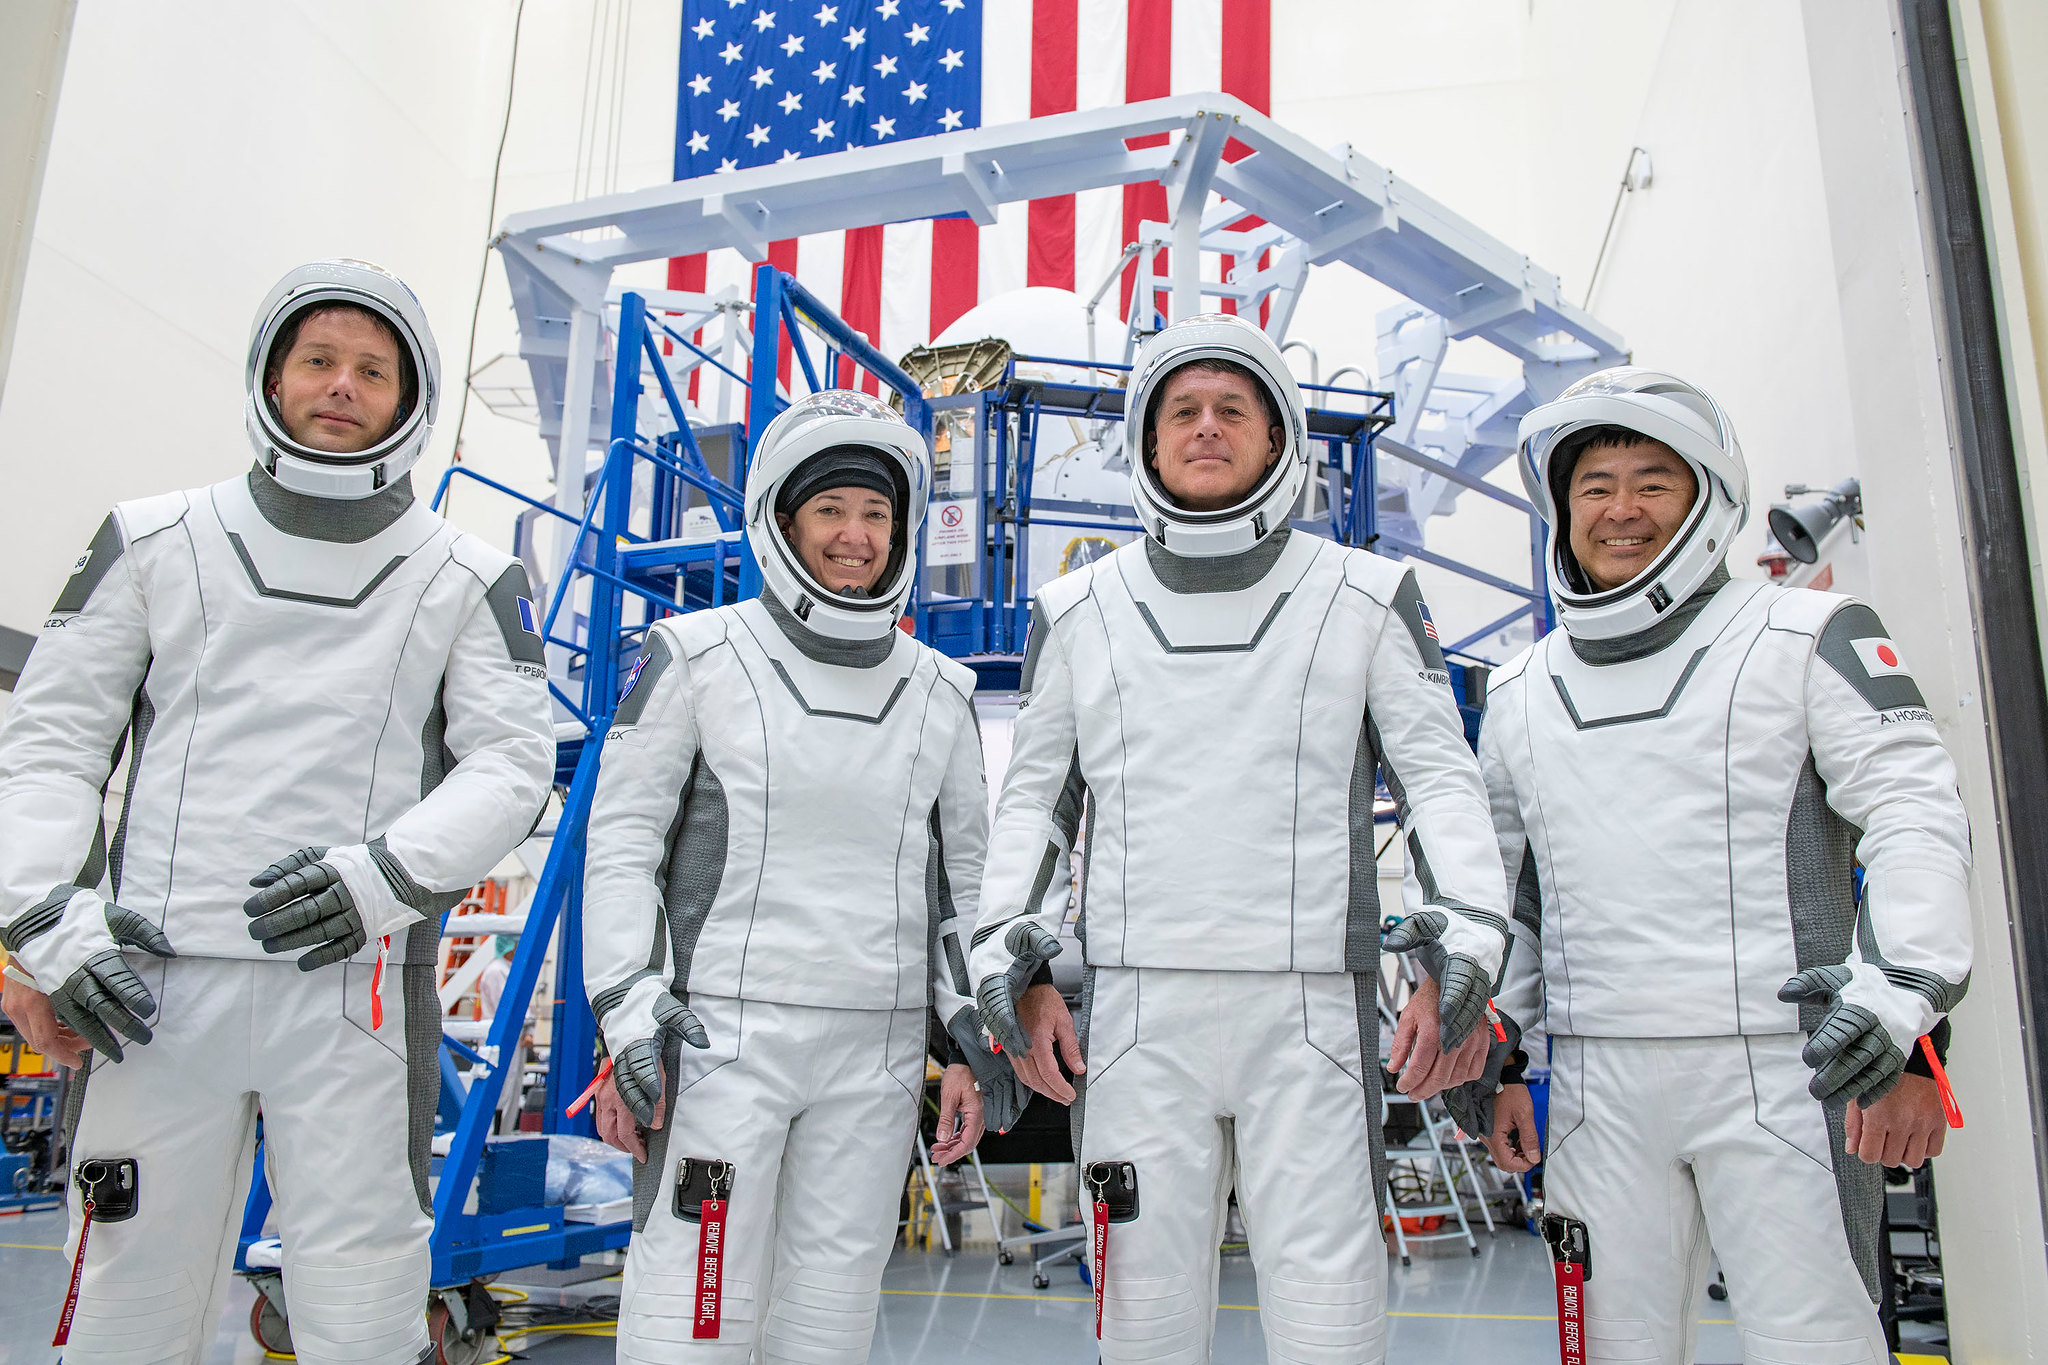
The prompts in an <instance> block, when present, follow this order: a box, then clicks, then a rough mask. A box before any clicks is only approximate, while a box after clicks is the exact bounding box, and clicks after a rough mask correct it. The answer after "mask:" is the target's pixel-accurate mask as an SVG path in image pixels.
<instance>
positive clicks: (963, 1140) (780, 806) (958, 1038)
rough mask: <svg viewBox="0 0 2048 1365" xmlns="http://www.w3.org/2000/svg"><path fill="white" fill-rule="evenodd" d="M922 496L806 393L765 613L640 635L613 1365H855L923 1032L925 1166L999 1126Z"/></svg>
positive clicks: (861, 430) (613, 965)
mask: <svg viewBox="0 0 2048 1365" xmlns="http://www.w3.org/2000/svg"><path fill="white" fill-rule="evenodd" d="M930 496H931V457H930V454H929V452H928V451H927V450H926V448H925V443H924V439H923V438H922V437H921V436H919V435H918V434H917V433H916V432H915V431H914V430H912V429H911V428H910V427H909V426H908V425H906V424H905V423H904V422H903V420H902V419H901V418H899V417H898V416H896V414H895V413H893V412H891V411H890V410H889V409H888V408H887V407H885V406H883V405H882V404H881V403H879V402H876V401H875V400H874V399H872V398H869V397H867V396H866V395H864V394H859V393H852V392H846V391H841V390H833V391H828V392H824V393H818V394H813V395H811V396H809V397H806V398H803V399H800V400H799V401H798V402H797V403H796V404H794V405H793V406H792V407H791V408H790V409H789V410H788V411H786V412H784V413H783V414H782V415H780V416H779V417H777V418H776V419H775V420H774V422H772V423H771V424H770V425H769V427H768V429H767V430H766V431H765V432H764V433H763V434H762V437H761V441H760V444H759V446H758V447H757V449H756V452H755V455H754V460H753V465H752V468H751V469H750V470H749V472H748V477H747V505H746V523H747V536H748V541H749V543H750V545H751V546H752V548H753V551H754V554H755V557H756V559H757V560H758V562H759V563H760V566H761V575H762V580H763V583H764V585H765V587H764V590H763V592H762V595H761V596H760V597H759V598H757V599H755V600H752V601H747V602H742V603H740V604H738V605H736V606H730V607H721V608H718V609H715V610H710V611H699V612H693V613H691V614H689V615H685V616H676V617H670V618H669V619H667V620H664V621H662V622H660V623H659V624H657V625H656V626H655V627H654V628H653V629H652V630H650V631H649V632H648V637H647V643H646V646H645V649H644V650H643V652H642V654H641V657H640V660H639V662H638V663H637V664H635V666H634V669H633V673H632V676H631V679H630V681H629V682H628V684H627V688H626V694H625V696H624V698H623V699H622V700H621V701H620V703H619V709H618V713H617V716H616V718H615V720H614V723H613V726H612V729H611V731H610V733H609V734H608V735H607V737H606V740H605V750H604V758H603V765H602V768H601V771H600V774H599V778H598V786H597V792H596V795H595V798H594V801H593V805H592V808H591V818H590V834H589V850H588V855H587V856H588V862H587V870H586V872H585V879H584V910H583V916H584V919H583V923H584V972H585V979H586V981H587V983H588V986H589V990H590V994H591V1005H592V1008H593V1009H594V1010H595V1011H596V1013H597V1017H598V1023H599V1026H600V1028H601V1029H602V1030H603V1034H604V1040H605V1044H606V1047H607V1048H608V1050H609V1051H610V1054H611V1057H612V1062H613V1072H612V1081H613V1083H614V1085H615V1089H616V1095H615V1096H613V1095H610V1094H607V1093H606V1092H605V1091H604V1090H600V1106H601V1107H600V1123H601V1125H602V1128H603V1130H604V1131H605V1132H606V1134H607V1136H608V1137H609V1138H611V1139H612V1140H613V1141H614V1142H615V1143H616V1144H617V1145H620V1146H623V1147H625V1148H627V1149H628V1150H632V1151H634V1153H635V1155H636V1156H640V1157H641V1158H642V1160H641V1164H640V1165H639V1167H638V1169H637V1179H636V1190H635V1196H636V1197H635V1206H634V1229H635V1231H634V1237H633V1244H632V1249H631V1251H630V1252H629V1254H628V1258H627V1263H626V1272H625V1284H624V1289H623V1291H622V1295H621V1300H620V1310H619V1336H618V1341H619V1359H620V1360H622V1361H634V1362H668V1361H684V1360H688V1361H696V1360H705V1361H713V1360H725V1361H733V1362H739V1361H745V1360H750V1359H760V1360H764V1361H785V1360H786V1361H798V1360H801V1361H806V1362H813V1361H845V1362H858V1361H863V1360H866V1359H867V1355H868V1349H869V1343H870V1341H871V1339H872V1337H873V1334H874V1328H875V1314H876V1308H877V1305H878V1304H879V1302H880V1294H881V1276H882V1270H883V1267H884V1265H885V1263H886V1262H887V1259H888V1254H889V1247H890V1245H891V1244H892V1243H893V1241H894V1239H895V1227H896V1214H897V1207H898V1200H899V1198H900V1196H901V1192H902V1183H903V1175H904V1172H905V1170H906V1168H907V1165H908V1162H909V1160H910V1158H911V1143H912V1141H913V1139H914V1134H915V1131H916V1123H917V1111H918V1107H919V1103H920V1100H921V1097H922V1096H923V1093H924V1074H925V1073H924V1068H925V1060H924V1059H925V1052H926V1046H927V1026H926V1021H927V1019H928V1018H929V1017H930V1016H931V1014H932V1013H933V1012H934V1011H936V1013H937V1015H938V1017H939V1020H940V1021H941V1022H942V1024H943V1026H944V1031H945V1034H946V1036H947V1037H948V1039H949V1040H950V1042H949V1049H950V1051H951V1052H952V1054H953V1056H954V1059H955V1062H956V1064H955V1065H952V1066H949V1067H947V1069H946V1073H945V1078H944V1081H943V1084H942V1103H941V1114H940V1122H939V1135H938V1136H939V1141H938V1143H937V1144H936V1146H935V1147H934V1149H933V1155H934V1156H935V1157H936V1158H937V1159H938V1160H940V1161H942V1162H944V1161H951V1160H957V1159H958V1158H960V1157H962V1156H964V1155H966V1153H967V1152H968V1151H970V1150H971V1149H972V1148H973V1146H974V1144H975V1142H976V1141H977V1140H978V1139H979V1138H980V1135H981V1129H982V1122H983V1105H984V1101H985V1102H986V1104H987V1109H988V1118H989V1120H990V1121H991V1122H993V1123H995V1124H996V1125H997V1126H1007V1125H1008V1123H1009V1122H1011V1121H1013V1118H1014V1114H1015V1109H1016V1101H1017V1091H1016V1086H1015V1079H1014V1077H1013V1076H1011V1074H1010V1071H1009V1067H1008V1065H1007V1064H1006V1063H1005V1062H1003V1061H1002V1060H1000V1059H998V1058H996V1057H994V1056H993V1055H992V1054H990V1053H989V1052H988V1051H987V1050H986V1048H985V1046H984V1044H983V1041H982V1038H981V1025H980V1020H979V1018H978V1016H977V1015H976V1012H975V1009H974V1007H973V1005H972V1004H971V1003H970V1002H969V999H968V991H967V976H966V970H967V968H966V958H965V954H964V949H963V946H962V944H961V941H960V934H961V928H962V926H963V925H964V924H968V923H971V922H972V919H973V916H974V913H975V906H976V902H977V896H978V891H979V887H980V884H981V862H982V855H983V852H984V850H985V848H986V846H987V836H988V828H987V827H988V804H987V803H988V796H987V784H986V782H985V780H984V778H983V775H982V760H981V740H980V735H979V732H978V730H977V729H976V725H975V718H974V707H973V695H974V675H973V674H972V672H970V671H969V670H968V669H967V668H965V667H963V666H962V665H960V664H958V663H955V662H953V661H952V660H950V659H947V658H946V657H944V656H943V655H941V654H939V653H938V652H936V651H935V650H932V649H931V648H929V647H928V646H926V645H923V644H921V643H919V642H918V641H917V640H915V639H913V638H912V637H911V636H910V635H909V634H907V633H906V632H904V631H902V630H900V629H898V628H897V621H898V619H899V618H900V616H901V615H902V612H903V609H904V605H905V603H906V602H907V601H908V599H909V595H910V592H911V589H912V585H913V580H914V575H915V571H916V564H915V553H914V551H915V546H916V544H917V535H918V528H919V526H920V525H921V524H922V522H923V519H924V511H925V507H926V504H927V501H928V500H929V498H930ZM961 1062H971V1063H972V1064H973V1069H970V1067H969V1065H965V1064H959V1063H961ZM977 1072H979V1073H980V1075H981V1078H982V1090H981V1092H979V1093H978V1092H977V1090H976V1079H975V1078H976V1074H977ZM621 1103H622V1104H623V1105H624V1106H625V1108H626V1109H628V1110H629V1111H630V1113H631V1116H632V1117H633V1118H634V1119H636V1120H637V1122H638V1124H639V1125H642V1126H644V1128H645V1130H646V1131H645V1132H644V1133H642V1132H639V1131H634V1130H633V1128H632V1126H631V1125H629V1124H627V1123H625V1122H623V1121H622V1119H623V1116H621V1115H620V1114H619V1113H618V1110H617V1106H618V1105H619V1104H621ZM956 1119H957V1120H958V1125H959V1126H958V1127H957V1130H956Z"/></svg>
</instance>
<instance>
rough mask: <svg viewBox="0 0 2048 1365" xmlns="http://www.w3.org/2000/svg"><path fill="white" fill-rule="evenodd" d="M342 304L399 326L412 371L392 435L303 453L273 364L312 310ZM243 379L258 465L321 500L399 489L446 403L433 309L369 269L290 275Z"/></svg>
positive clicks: (260, 325)
mask: <svg viewBox="0 0 2048 1365" xmlns="http://www.w3.org/2000/svg"><path fill="white" fill-rule="evenodd" d="M335 304H347V305H351V306H353V307H356V308H360V309H363V310H365V311H367V312H369V313H371V314H373V315H374V316H376V317H377V318H379V319H381V320H382V321H383V322H384V323H385V324H386V325H387V326H388V327H390V329H391V331H392V333H393V335H395V336H396V337H397V338H398V346H399V352H400V356H399V364H400V367H401V368H402V369H404V370H406V371H408V373H407V375H406V380H407V382H406V384H405V389H406V396H405V397H404V398H402V399H401V400H400V403H399V411H398V414H397V417H396V420H395V421H394V422H393V423H392V426H391V430H390V431H389V432H387V433H386V434H385V435H384V437H383V439H381V440H379V441H377V442H376V443H375V444H373V445H372V446H370V447H369V448H368V449H367V450H357V451H348V452H336V451H328V450H315V449H313V448H312V447H310V446H306V445H301V444H300V443H299V442H298V441H295V440H293V439H292V436H291V433H290V432H288V431H286V430H285V425H284V419H283V417H282V415H281V414H280V412H279V411H278V408H277V404H276V403H275V401H274V400H272V399H271V397H270V396H269V395H268V394H267V393H266V392H265V390H266V389H267V387H268V383H267V380H268V375H269V371H270V369H271V364H272V361H273V360H281V359H282V357H281V356H276V355H275V354H274V353H275V352H276V351H277V349H278V348H279V347H280V346H281V345H282V346H285V347H289V345H290V343H291V341H292V340H293V339H294V338H296V336H297V334H298V327H299V323H300V322H302V321H303V320H304V319H305V318H306V317H307V316H308V314H309V313H310V312H311V311H313V310H316V309H319V308H323V307H331V306H333V305H335ZM244 378H245V380H246V388H247V393H248V402H247V405H246V407H245V409H244V420H245V425H246V426H247V427H248V431H249V444H251V445H252V446H254V447H255V448H256V459H257V461H258V462H259V463H261V464H262V466H263V467H264V469H266V470H268V471H269V472H270V475H271V477H272V478H274V479H276V480H277V481H278V482H279V483H281V484H283V485H284V486H285V487H286V488H289V489H292V490H294V491H295V492H299V493H309V494H311V495H313V496H315V497H322V498H344V499H352V498H366V497H369V496H370V495H371V494H373V493H375V492H377V491H378V490H380V489H383V488H387V487H389V486H390V485H391V484H393V483H396V482H397V481H398V480H399V479H400V478H402V477H403V476H404V475H405V474H406V472H407V471H408V470H410V469H411V468H412V467H413V466H414V465H415V464H417V463H418V462H419V458H420V455H421V454H422V453H423V452H424V451H425V449H426V445H427V438H428V437H429V436H431V435H432V434H433V430H434V415H435V412H436V411H437V410H438V408H439V407H440V403H441V356H440V352H439V351H438V350H436V349H435V346H434V333H433V331H432V329H431V328H429V327H428V325H427V310H426V309H425V308H423V307H421V306H420V301H419V299H418V297H416V296H415V295H414V294H413V292H412V290H410V289H408V288H407V287H406V285H405V281H403V280H401V279H399V278H398V277H397V276H396V275H393V274H392V273H391V272H390V271H388V270H385V269H383V268H382V267H381V266H375V265H371V264H370V263H369V262H368V261H350V260H333V261H312V262H309V263H308V264H306V265H302V266H298V267H296V268H295V269H293V270H290V271H288V272H287V273H286V274H285V277H284V278H283V279H281V280H279V281H278V282H277V284H276V285H274V286H273V287H272V288H271V291H270V293H269V294H268V295H266V296H265V297H264V300H263V306H262V307H261V308H259V309H257V310H256V321H255V325H254V326H253V327H252V328H251V329H250V332H249V354H248V361H247V365H246V370H245V374H244Z"/></svg>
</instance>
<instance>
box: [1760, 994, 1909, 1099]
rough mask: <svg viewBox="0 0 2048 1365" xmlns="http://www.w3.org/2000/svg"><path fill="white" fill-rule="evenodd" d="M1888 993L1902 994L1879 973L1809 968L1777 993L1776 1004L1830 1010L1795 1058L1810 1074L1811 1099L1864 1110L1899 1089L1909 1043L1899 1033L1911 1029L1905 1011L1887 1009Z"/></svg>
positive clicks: (1809, 1091) (1808, 1086)
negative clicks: (1850, 1103)
mask: <svg viewBox="0 0 2048 1365" xmlns="http://www.w3.org/2000/svg"><path fill="white" fill-rule="evenodd" d="M1893 992H1898V993H1899V994H1901V995H1904V994H1906V993H1905V992H1900V991H1899V988H1898V987H1896V986H1893V985H1892V984H1891V983H1890V982H1889V981H1888V980H1886V978H1885V975H1884V973H1883V971H1882V970H1880V969H1879V968H1877V967H1873V966H1870V965H1868V964H1866V963H1843V964H1841V965H1839V966H1833V967H1809V968H1807V969H1806V970H1805V971H1803V972H1801V973H1800V974H1799V975H1797V976H1795V977H1793V978H1792V979H1791V980H1790V981H1787V982H1786V983H1785V984H1784V985H1783V986H1781V987H1779V988H1778V998H1779V999H1780V1000H1784V1001H1787V1002H1790V1003H1796V1004H1806V1003H1809V1002H1813V1003H1818V1004H1822V1005H1826V1006H1828V1007H1829V1008H1828V1012H1827V1014H1826V1015H1825V1016H1823V1017H1822V1019H1821V1021H1820V1026H1819V1027H1818V1028H1816V1029H1814V1031H1813V1035H1812V1036H1811V1037H1809V1038H1808V1039H1807V1040H1806V1048H1805V1050H1804V1051H1803V1052H1802V1053H1800V1056H1801V1058H1802V1059H1803V1060H1804V1061H1805V1062H1806V1064H1807V1065H1808V1066H1810V1067H1812V1068H1813V1069H1814V1077H1813V1079H1812V1080H1811V1081H1809V1082H1807V1085H1806V1089H1807V1092H1808V1093H1809V1094H1811V1095H1812V1096H1813V1097H1814V1098H1815V1099H1817V1100H1821V1101H1823V1102H1825V1101H1827V1100H1832V1099H1839V1098H1842V1097H1844V1096H1847V1097H1849V1098H1852V1099H1855V1100H1857V1101H1858V1102H1859V1103H1861V1104H1862V1105H1863V1106H1864V1107H1865V1108H1868V1107H1870V1106H1871V1105H1872V1104H1875V1103H1876V1102H1877V1101H1879V1100H1881V1099H1883V1098H1884V1097H1885V1095H1886V1094H1887V1093H1888V1092H1889V1091H1890V1090H1891V1088H1892V1087H1893V1086H1895V1085H1897V1084H1898V1083H1899V1076H1900V1075H1901V1074H1902V1073H1903V1072H1904V1071H1905V1069H1906V1056H1907V1052H1908V1050H1909V1049H1910V1048H1911V1047H1912V1045H1913V1041H1914V1040H1913V1039H1911V1038H1907V1039H1906V1040H1904V1041H1901V1040H1900V1038H1899V1037H1898V1034H1899V1032H1900V1030H1902V1029H1909V1028H1911V1026H1912V1025H1911V1023H1910V1020H1909V1016H1908V1015H1907V1011H1906V1010H1904V1009H1901V1008H1892V1006H1893V1005H1894V1003H1895V1002H1893V1001H1892V1000H1891V999H1890V998H1889V996H1890V995H1891V993H1893ZM1910 1003H1912V1004H1914V1005H1918V1004H1920V1003H1921V1002H1920V1001H1919V1000H1917V999H1915V1000H1913V1001H1911V1002H1910ZM1889 1015H1897V1016H1900V1018H1899V1019H1896V1020H1895V1019H1892V1018H1888V1017H1887V1016H1889Z"/></svg>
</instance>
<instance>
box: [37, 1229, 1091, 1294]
mask: <svg viewBox="0 0 2048 1365" xmlns="http://www.w3.org/2000/svg"><path fill="white" fill-rule="evenodd" d="M0 1248H5V1249H6V1250H8V1251H62V1250H63V1249H64V1248H63V1247H46V1246H44V1245H42V1244H41V1243H40V1242H0ZM1089 1302H1090V1303H1093V1302H1094V1300H1093V1299H1090V1300H1089Z"/></svg>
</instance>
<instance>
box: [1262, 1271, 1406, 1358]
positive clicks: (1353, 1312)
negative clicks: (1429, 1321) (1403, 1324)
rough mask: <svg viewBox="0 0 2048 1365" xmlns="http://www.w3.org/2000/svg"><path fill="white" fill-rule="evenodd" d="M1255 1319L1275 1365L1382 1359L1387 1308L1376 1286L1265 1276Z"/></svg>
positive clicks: (1384, 1353) (1385, 1337)
mask: <svg viewBox="0 0 2048 1365" xmlns="http://www.w3.org/2000/svg"><path fill="white" fill-rule="evenodd" d="M1259 1316H1260V1318H1261V1320H1262V1321H1263V1323H1264V1326H1265V1329H1266V1356H1267V1359H1269V1360H1271V1361H1273V1362H1274V1365H1283V1363H1284V1365H1374V1363H1375V1362H1378V1361H1381V1360H1384V1359H1385V1358H1386V1353H1387V1319H1386V1308H1385V1304H1384V1303H1383V1302H1382V1301H1381V1296H1380V1292H1379V1286H1377V1285H1375V1284H1373V1283H1371V1282H1369V1281H1366V1280H1349V1281H1334V1282H1333V1281H1314V1280H1292V1279H1287V1278H1284V1277H1282V1276H1279V1275H1270V1276H1267V1277H1266V1279H1265V1281H1264V1282H1263V1283H1262V1284H1261V1285H1260V1286H1259Z"/></svg>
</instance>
